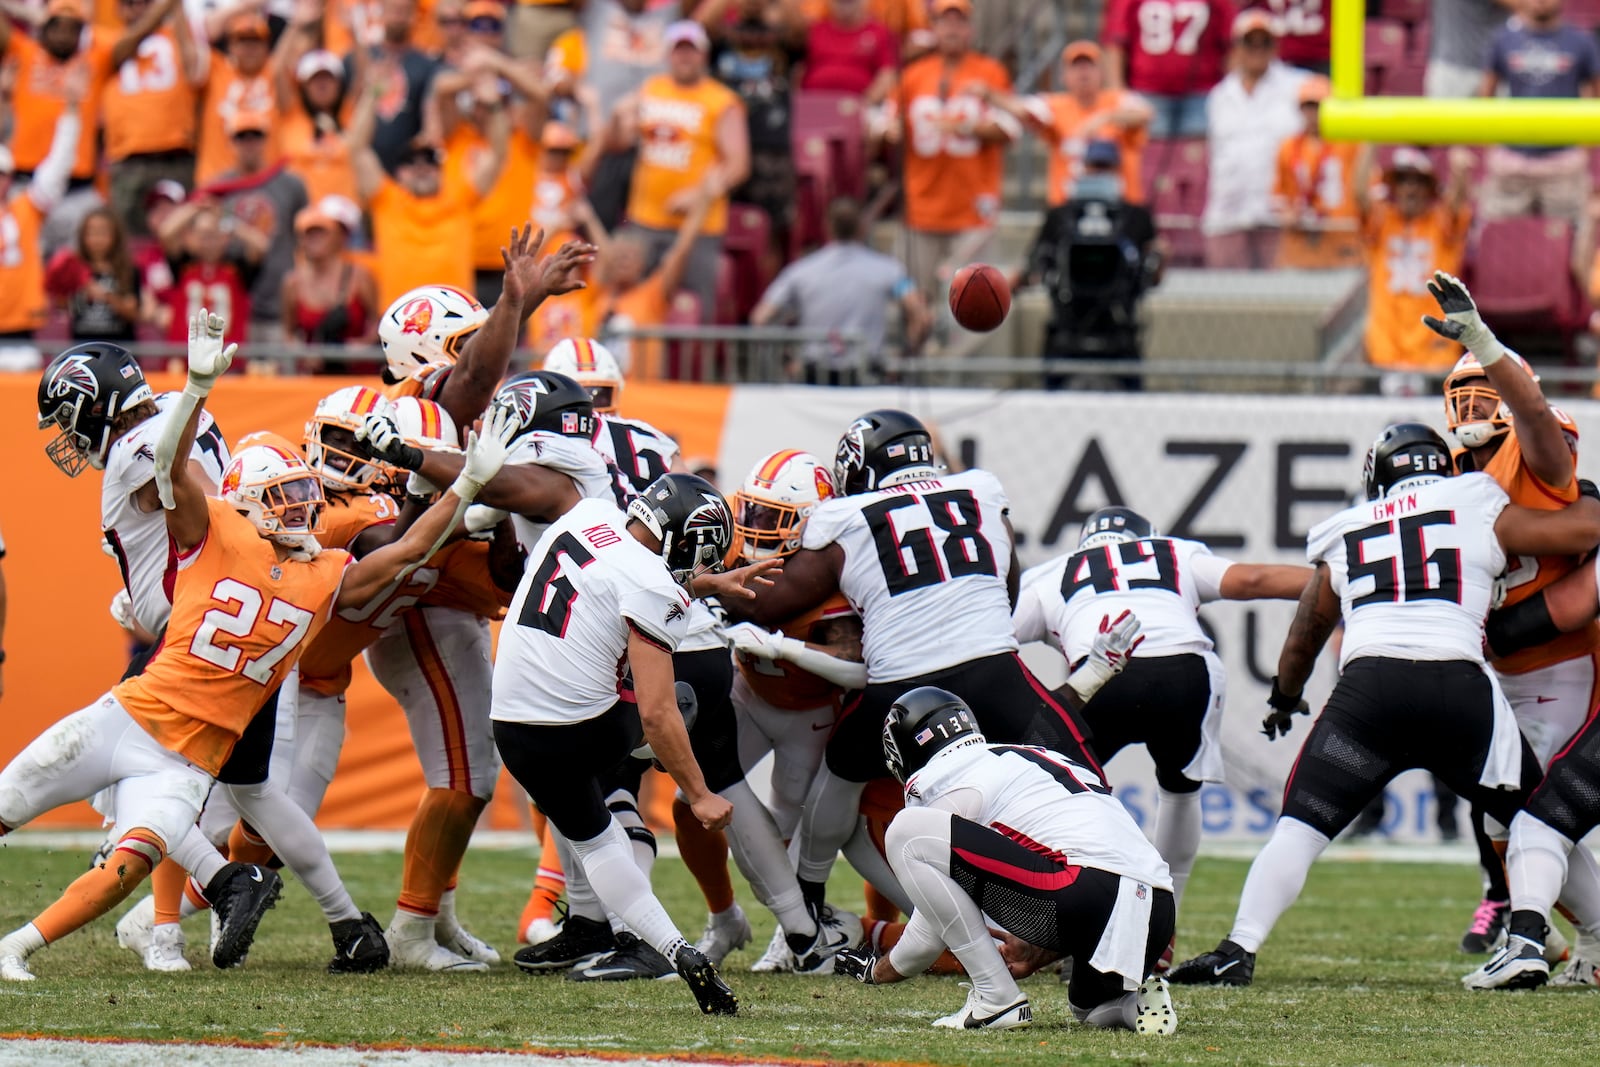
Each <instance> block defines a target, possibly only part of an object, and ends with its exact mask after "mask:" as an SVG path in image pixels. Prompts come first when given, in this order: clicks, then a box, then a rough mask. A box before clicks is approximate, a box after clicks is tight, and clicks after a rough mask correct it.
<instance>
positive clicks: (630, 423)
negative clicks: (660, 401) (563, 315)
mask: <svg viewBox="0 0 1600 1067" xmlns="http://www.w3.org/2000/svg"><path fill="white" fill-rule="evenodd" d="M544 369H545V370H548V371H554V372H555V373H557V374H565V375H566V376H567V377H569V378H571V379H572V380H573V381H575V382H577V383H578V384H579V385H581V386H583V387H584V388H585V389H587V390H588V391H589V396H590V397H591V398H592V399H593V401H594V412H595V414H596V415H598V416H599V417H600V418H599V420H598V423H597V425H596V426H595V434H594V447H595V449H596V450H597V451H598V452H599V453H600V454H601V455H602V456H605V457H606V459H608V460H610V461H611V463H612V464H613V465H614V466H615V467H616V468H617V472H618V473H619V474H620V475H621V476H622V483H623V484H622V490H623V498H624V499H625V500H632V499H633V498H634V497H635V496H637V495H638V494H639V493H641V492H643V491H644V487H645V486H647V485H649V484H650V483H651V482H653V481H655V480H656V479H657V478H659V477H661V476H662V475H663V474H666V473H667V472H668V471H674V470H682V469H683V461H682V457H681V456H680V455H679V453H678V442H676V441H674V440H673V439H672V438H670V437H668V436H667V435H666V434H664V433H662V432H661V431H660V430H658V429H656V428H655V427H654V426H651V425H650V424H649V423H648V422H644V421H642V420H640V419H626V418H623V417H622V416H621V415H620V414H619V413H618V408H619V407H620V406H621V404H622V386H623V379H622V368H621V366H619V365H618V363H617V357H616V356H613V355H612V354H611V350H610V349H608V348H607V347H606V346H605V345H603V344H601V343H600V342H599V341H592V340H589V339H588V338H577V339H570V338H569V339H567V340H563V341H558V342H556V345H555V347H553V348H551V349H550V352H549V354H548V355H546V356H545V357H544Z"/></svg>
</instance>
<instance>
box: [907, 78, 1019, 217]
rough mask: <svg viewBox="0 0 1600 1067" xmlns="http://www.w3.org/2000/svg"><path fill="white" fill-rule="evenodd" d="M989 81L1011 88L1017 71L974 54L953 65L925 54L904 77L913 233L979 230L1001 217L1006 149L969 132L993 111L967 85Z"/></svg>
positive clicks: (909, 212)
mask: <svg viewBox="0 0 1600 1067" xmlns="http://www.w3.org/2000/svg"><path fill="white" fill-rule="evenodd" d="M985 85H986V86H989V87H990V88H994V89H998V90H1000V91H1001V92H1006V93H1009V92H1010V91H1011V76H1010V75H1009V74H1007V73H1006V69H1005V68H1004V67H1002V66H1001V65H1000V64H999V63H998V62H997V61H995V60H993V59H990V58H989V57H988V56H984V55H979V54H978V53H976V52H969V53H967V54H966V55H964V56H962V57H961V59H960V61H959V62H957V63H956V65H955V67H954V68H953V69H947V68H946V67H945V62H944V59H943V57H941V56H937V55H930V56H924V57H923V58H921V59H919V60H916V61H915V62H913V63H912V64H910V65H909V66H907V67H906V69H905V70H904V72H902V74H901V76H900V92H899V96H898V98H897V106H898V109H899V113H900V117H901V120H902V122H903V123H904V127H905V133H904V137H903V139H904V141H905V191H906V223H907V225H909V226H910V227H911V228H912V229H914V230H930V231H933V232H937V233H956V232H958V231H961V230H975V229H977V228H979V227H981V226H989V225H993V223H994V221H995V219H996V218H997V217H998V216H999V212H1000V193H1001V188H1000V186H1001V180H1002V179H1003V177H1004V175H1005V146H1004V145H1003V144H997V143H989V144H985V143H984V142H982V141H980V140H978V139H977V138H976V137H973V136H971V135H970V134H969V133H967V132H965V131H967V130H970V129H971V127H972V126H973V125H975V124H976V123H978V122H979V121H980V120H981V119H982V118H983V117H984V115H985V114H986V113H987V111H988V108H987V106H986V105H985V104H984V103H983V101H981V100H979V99H978V98H977V97H976V96H973V95H972V94H971V93H969V92H967V91H966V90H967V89H968V88H969V87H973V86H985Z"/></svg>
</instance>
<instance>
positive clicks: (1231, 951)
mask: <svg viewBox="0 0 1600 1067" xmlns="http://www.w3.org/2000/svg"><path fill="white" fill-rule="evenodd" d="M1255 974H1256V954H1255V953H1254V952H1246V951H1245V950H1244V949H1242V948H1240V947H1239V946H1238V945H1236V944H1234V943H1233V942H1232V941H1228V940H1226V939H1224V940H1223V941H1222V942H1220V943H1219V944H1218V945H1217V947H1216V948H1214V949H1212V950H1211V951H1210V952H1203V953H1201V954H1200V955H1198V956H1196V957H1195V958H1194V959H1192V960H1184V961H1183V962H1182V963H1180V964H1178V965H1177V966H1176V967H1174V968H1172V970H1170V971H1168V972H1167V981H1169V982H1171V983H1172V984H1173V985H1233V986H1244V985H1249V984H1250V982H1251V980H1252V979H1253V978H1254V977H1255Z"/></svg>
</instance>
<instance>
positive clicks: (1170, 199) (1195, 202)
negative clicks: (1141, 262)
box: [1144, 138, 1208, 267]
mask: <svg viewBox="0 0 1600 1067" xmlns="http://www.w3.org/2000/svg"><path fill="white" fill-rule="evenodd" d="M1207 166H1208V160H1207V155H1206V142H1205V140H1204V138H1193V139H1185V140H1174V141H1163V142H1159V143H1157V144H1153V145H1152V146H1151V147H1150V148H1149V149H1148V150H1147V151H1146V152H1145V158H1144V173H1145V176H1146V191H1145V197H1146V200H1147V202H1148V204H1149V206H1150V210H1151V213H1152V214H1154V215H1155V221H1156V230H1157V232H1159V233H1160V234H1161V235H1162V236H1163V237H1165V238H1166V239H1167V243H1168V244H1169V245H1170V246H1171V248H1172V263H1173V265H1174V266H1178V267H1195V266H1200V265H1202V263H1203V261H1204V259H1205V254H1204V253H1205V243H1204V241H1203V240H1202V239H1201V236H1200V215H1201V214H1202V213H1203V212H1204V211H1205V207H1206V183H1207V179H1208V173H1207V169H1206V168H1207Z"/></svg>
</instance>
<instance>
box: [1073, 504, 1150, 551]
mask: <svg viewBox="0 0 1600 1067" xmlns="http://www.w3.org/2000/svg"><path fill="white" fill-rule="evenodd" d="M1159 536H1161V535H1160V534H1159V533H1158V532H1157V530H1156V524H1155V523H1153V522H1151V521H1150V520H1149V519H1147V518H1145V517H1144V516H1143V515H1141V514H1139V513H1138V512H1137V511H1134V510H1133V509H1132V508H1125V507H1121V506H1120V505H1113V506H1111V507H1105V508H1100V509H1099V510H1098V511H1094V512H1091V513H1090V515H1089V517H1088V518H1087V519H1084V520H1083V530H1082V532H1081V533H1079V534H1078V547H1079V548H1093V547H1095V546H1096V545H1114V544H1116V543H1117V542H1119V541H1143V540H1144V539H1145V538H1147V537H1159Z"/></svg>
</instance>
